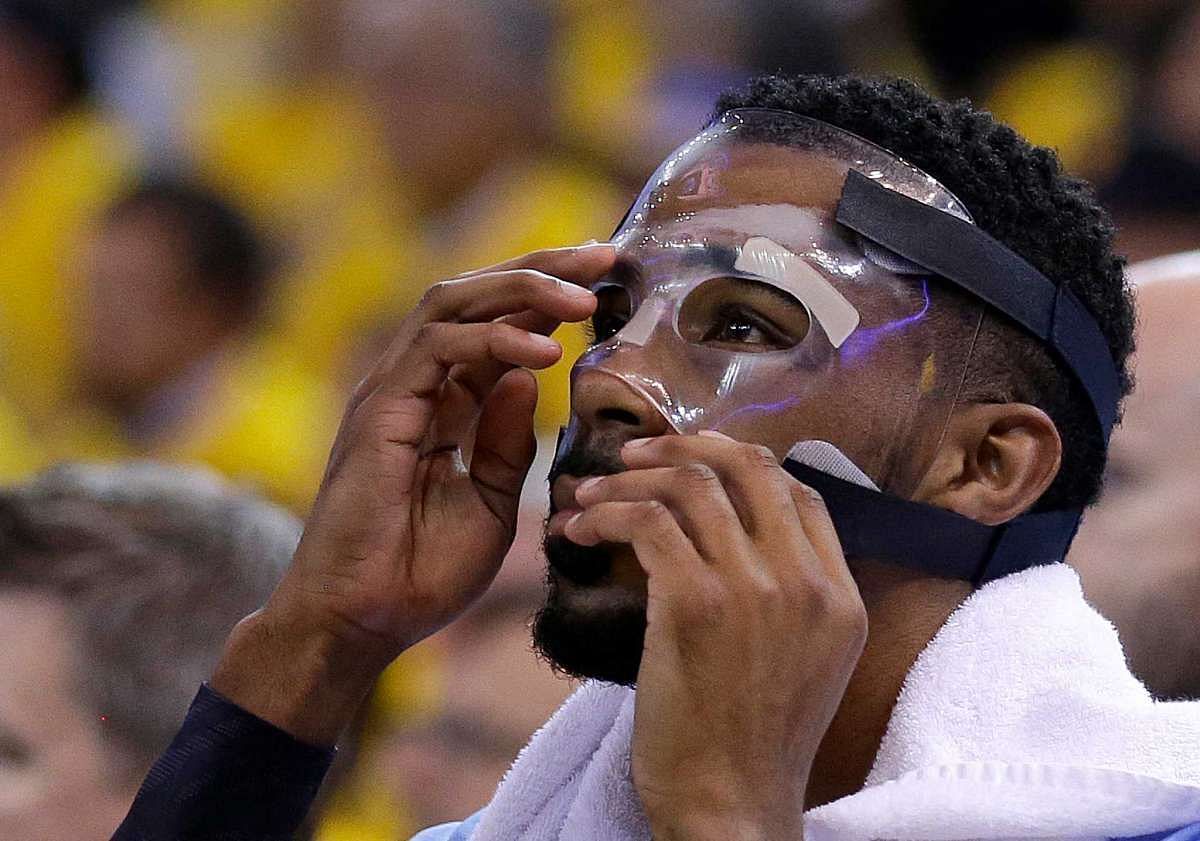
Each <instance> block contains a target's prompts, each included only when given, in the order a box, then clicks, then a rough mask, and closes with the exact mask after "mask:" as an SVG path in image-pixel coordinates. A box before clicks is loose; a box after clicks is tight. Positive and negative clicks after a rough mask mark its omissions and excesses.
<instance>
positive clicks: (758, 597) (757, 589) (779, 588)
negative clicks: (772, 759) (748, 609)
mask: <svg viewBox="0 0 1200 841" xmlns="http://www.w3.org/2000/svg"><path fill="white" fill-rule="evenodd" d="M750 588H751V592H752V593H753V594H754V599H755V601H756V602H758V603H760V604H763V605H766V606H768V607H776V606H781V605H783V604H784V603H785V602H786V601H787V593H786V591H785V589H784V587H783V585H782V584H781V583H780V582H779V581H778V580H777V579H776V578H775V577H774V576H772V575H768V574H767V573H765V572H760V573H758V574H756V575H753V576H751V578H750Z"/></svg>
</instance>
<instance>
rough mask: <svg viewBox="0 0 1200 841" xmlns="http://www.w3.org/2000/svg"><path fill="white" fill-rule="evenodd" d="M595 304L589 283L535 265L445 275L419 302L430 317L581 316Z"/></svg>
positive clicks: (565, 318)
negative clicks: (454, 276) (523, 313)
mask: <svg viewBox="0 0 1200 841" xmlns="http://www.w3.org/2000/svg"><path fill="white" fill-rule="evenodd" d="M594 307H595V296H594V295H592V293H591V291H590V290H588V289H587V288H586V287H585V286H580V285H577V284H574V283H570V282H568V281H566V280H564V279H561V278H559V277H556V276H554V275H550V274H547V273H545V272H540V271H536V270H534V269H508V270H505V271H493V272H489V273H487V274H482V275H473V276H471V277H466V278H461V279H458V280H444V281H442V282H441V283H436V284H434V285H433V286H431V287H429V289H428V290H427V291H426V292H425V295H424V296H423V298H422V300H421V303H420V304H419V305H418V309H419V310H421V311H422V312H423V314H424V315H425V317H426V319H427V320H429V321H487V320H490V319H493V318H499V317H500V316H502V315H508V314H511V313H516V312H521V311H523V310H532V311H534V312H539V313H542V314H544V315H548V316H550V317H552V318H555V319H557V320H558V321H581V320H582V319H584V318H587V317H588V316H589V315H591V312H592V309H593V308H594Z"/></svg>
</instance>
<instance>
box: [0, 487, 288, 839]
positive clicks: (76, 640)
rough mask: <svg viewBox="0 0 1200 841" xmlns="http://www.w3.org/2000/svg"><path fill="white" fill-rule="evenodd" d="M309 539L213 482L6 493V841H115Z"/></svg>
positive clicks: (2, 498) (1, 580) (1, 499)
mask: <svg viewBox="0 0 1200 841" xmlns="http://www.w3.org/2000/svg"><path fill="white" fill-rule="evenodd" d="M299 530H300V529H299V523H298V522H297V521H296V520H295V518H294V517H292V516H291V515H289V514H287V513H286V512H284V511H282V510H281V509H279V508H276V507H274V506H271V505H268V504H266V503H264V502H261V501H260V500H258V499H256V498H254V497H251V496H248V495H246V494H243V493H239V492H237V491H234V490H233V489H231V488H230V487H228V486H227V485H225V484H224V483H223V482H221V481H219V480H217V479H216V477H214V476H212V475H211V474H209V473H206V472H201V471H197V470H182V469H176V468H168V467H163V466H157V465H153V464H150V463H142V464H139V463H127V464H121V465H115V466H84V465H71V466H63V467H58V468H55V469H53V470H51V471H48V472H45V473H42V474H40V475H39V476H37V477H35V478H34V479H33V480H31V481H29V482H28V483H26V484H23V485H18V486H15V487H12V488H9V489H5V490H3V491H0V635H2V636H3V638H4V641H5V644H4V646H2V647H0V792H3V794H0V837H3V838H13V839H16V838H20V839H25V841H58V839H63V838H73V839H80V841H84V840H85V839H96V841H99V839H103V838H107V837H109V835H110V834H111V833H112V831H113V828H114V827H115V826H116V825H117V824H118V823H119V822H120V819H121V816H122V815H123V814H124V813H125V811H126V810H127V809H128V808H129V803H130V802H131V801H132V799H133V795H134V793H135V792H136V790H137V784H138V781H139V780H140V779H141V778H142V777H143V776H144V775H145V773H146V770H147V769H148V768H149V767H150V765H151V763H152V762H153V760H154V758H155V756H157V755H158V754H159V753H160V752H161V751H162V750H163V748H164V746H165V745H166V744H167V743H168V742H169V741H170V738H171V734H172V733H173V732H174V731H175V729H176V728H177V727H178V726H179V722H180V719H181V715H180V713H181V711H182V709H183V705H184V704H185V703H186V701H187V698H188V697H189V696H190V695H191V693H192V691H193V684H194V683H195V682H196V681H197V680H201V679H203V678H204V676H205V675H207V674H209V673H210V671H211V670H212V667H213V665H214V664H215V662H216V660H217V658H218V655H219V654H220V641H221V640H223V639H224V637H225V636H226V635H227V634H228V633H229V630H230V629H231V628H232V627H233V625H234V624H235V623H236V622H237V620H238V619H239V618H240V617H241V616H243V615H244V614H245V613H246V612H247V611H248V610H252V609H253V608H254V607H255V606H257V605H259V604H261V603H262V602H263V600H264V599H265V598H266V596H267V594H268V593H270V591H271V589H272V588H273V587H274V586H275V584H276V583H277V581H278V579H279V576H280V574H281V572H282V570H283V569H284V567H285V566H286V564H287V559H288V558H289V557H290V556H291V553H292V551H293V549H294V548H295V545H296V540H297V538H298V536H299Z"/></svg>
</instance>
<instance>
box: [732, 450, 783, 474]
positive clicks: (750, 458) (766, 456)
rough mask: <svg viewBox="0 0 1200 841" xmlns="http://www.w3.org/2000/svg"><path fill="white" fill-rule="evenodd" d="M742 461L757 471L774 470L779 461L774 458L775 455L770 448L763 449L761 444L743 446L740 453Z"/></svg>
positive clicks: (777, 466)
mask: <svg viewBox="0 0 1200 841" xmlns="http://www.w3.org/2000/svg"><path fill="white" fill-rule="evenodd" d="M741 457H742V460H743V461H744V462H745V463H746V464H748V465H750V466H751V467H754V468H757V469H760V470H762V469H767V470H776V469H778V468H779V459H777V458H776V457H775V453H774V452H772V451H771V449H770V447H764V446H762V445H761V444H745V445H743V448H742V453H741Z"/></svg>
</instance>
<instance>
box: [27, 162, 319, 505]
mask: <svg viewBox="0 0 1200 841" xmlns="http://www.w3.org/2000/svg"><path fill="white" fill-rule="evenodd" d="M82 250H83V259H82V264H83V265H82V271H81V274H82V278H81V283H80V286H81V293H80V295H79V296H78V301H77V304H78V306H77V308H76V318H75V319H74V327H75V345H76V347H77V348H78V360H77V368H78V380H79V391H80V397H81V400H80V402H81V403H82V404H83V405H82V406H76V407H72V411H71V412H70V413H69V422H64V423H63V424H62V427H63V428H61V429H57V430H55V431H56V432H57V433H58V434H57V435H56V436H50V437H51V438H52V439H55V438H56V439H57V441H56V444H57V449H58V451H59V452H60V454H61V455H63V456H65V457H67V458H75V457H78V456H79V455H80V454H81V453H82V454H84V455H87V456H89V457H104V458H111V457H113V456H114V455H117V456H121V455H131V456H138V457H154V458H163V459H167V460H171V461H199V462H203V463H206V464H209V465H212V466H213V467H215V468H217V469H219V470H220V471H221V472H222V473H224V474H226V475H230V476H234V477H237V478H238V479H239V481H245V482H247V483H252V484H255V485H257V486H259V487H262V488H263V489H265V490H267V491H268V492H269V493H270V494H271V495H272V497H274V498H275V499H277V500H279V501H284V502H287V503H290V504H292V505H294V506H296V507H297V508H304V507H306V506H307V505H308V504H309V502H310V501H311V497H310V495H311V493H312V490H311V483H312V481H313V479H314V478H315V477H316V476H317V475H319V472H320V459H321V458H322V456H323V450H324V447H325V445H326V441H327V438H326V435H327V427H326V424H328V425H330V426H332V424H333V419H334V417H335V414H334V408H333V405H332V400H331V399H328V395H327V393H326V391H325V389H324V387H323V384H322V383H321V382H320V380H319V379H317V378H316V377H313V376H312V375H311V374H309V373H308V372H307V371H306V370H305V369H304V368H303V367H302V366H299V365H297V364H296V363H295V362H294V360H292V359H290V358H289V354H288V353H287V351H286V349H284V348H278V347H273V346H272V345H271V344H270V343H269V342H267V341H264V340H263V338H262V333H263V329H262V328H263V314H264V310H265V308H266V306H267V302H268V297H269V294H270V275H271V271H270V265H269V263H270V261H269V259H268V257H267V246H266V244H265V243H264V242H263V241H262V238H261V237H260V235H259V233H258V232H257V231H256V229H255V228H254V226H253V225H252V224H251V222H250V220H249V219H248V218H247V217H246V216H245V215H244V214H243V213H242V212H241V211H240V210H238V209H237V208H235V207H234V206H233V205H231V204H230V203H229V202H228V201H227V200H226V199H225V198H223V197H222V196H221V195H219V194H217V193H215V192H213V191H212V190H211V189H209V188H207V187H206V186H203V185H201V184H199V183H197V182H193V181H191V180H189V179H187V178H182V177H178V176H155V177H152V178H148V179H146V180H144V181H142V182H141V183H140V184H138V185H136V186H135V187H133V188H132V189H130V190H129V191H128V192H126V193H125V194H124V195H123V196H121V197H120V198H119V199H118V200H117V201H115V202H114V203H113V204H112V206H111V207H109V208H108V209H107V211H106V212H105V213H103V214H102V215H101V217H100V218H99V219H98V220H97V224H96V225H95V226H94V230H93V231H92V235H91V236H90V237H88V238H87V240H86V242H85V244H84V248H83V249H82ZM89 410H90V411H89ZM64 414H66V413H64ZM84 419H87V420H88V421H90V423H87V422H84ZM283 425H286V437H287V439H288V440H289V442H290V445H289V448H288V450H287V451H284V452H280V451H279V450H277V449H276V448H274V447H273V446H272V442H273V441H275V440H277V438H279V437H282V436H283V435H285V430H284V429H283Z"/></svg>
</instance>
